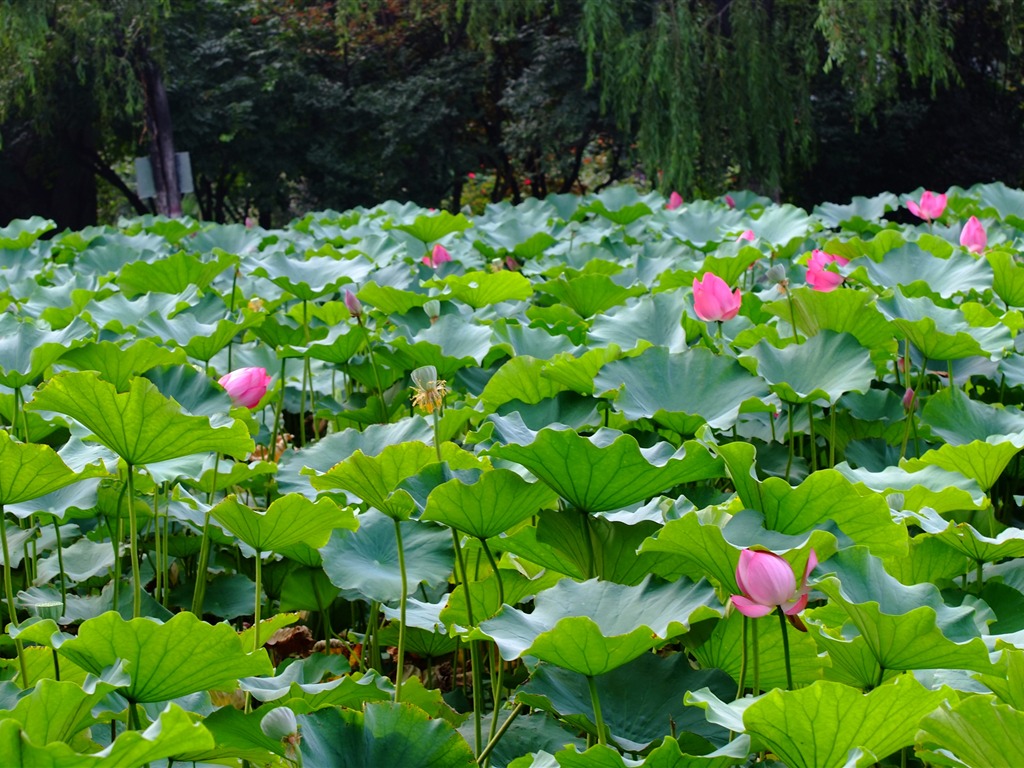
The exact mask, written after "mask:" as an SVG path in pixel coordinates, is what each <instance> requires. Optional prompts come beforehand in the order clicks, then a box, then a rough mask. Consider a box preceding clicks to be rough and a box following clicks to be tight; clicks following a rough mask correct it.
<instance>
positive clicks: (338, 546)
mask: <svg viewBox="0 0 1024 768" xmlns="http://www.w3.org/2000/svg"><path fill="white" fill-rule="evenodd" d="M400 525H401V526H402V542H403V546H404V549H405V567H406V575H407V578H408V587H409V591H408V594H412V593H413V592H415V591H416V590H417V589H418V588H419V585H420V584H421V583H427V584H437V583H438V582H442V581H446V580H447V579H448V577H449V576H450V575H451V573H452V568H453V566H454V559H453V558H454V554H453V552H452V537H451V533H450V532H449V531H446V530H444V529H443V528H438V527H436V526H434V525H428V524H426V523H420V522H417V521H415V520H406V521H404V522H402V523H400ZM320 554H321V556H322V557H323V559H324V565H323V567H324V571H326V573H327V575H328V576H329V577H330V579H331V582H332V583H333V584H334V585H335V586H337V587H338V588H339V589H341V590H342V594H343V595H346V596H347V599H356V598H362V599H365V600H368V601H374V600H375V601H378V602H382V603H386V602H390V601H392V600H397V599H399V597H401V595H402V572H401V570H400V569H399V565H398V546H397V543H396V540H395V520H393V519H391V518H388V517H387V516H385V515H383V514H381V513H378V512H374V511H370V512H365V513H363V514H361V515H360V516H359V530H358V531H356V532H354V533H353V532H351V531H345V530H340V531H335V532H334V533H333V534H332V535H331V539H330V541H328V542H327V544H326V545H324V546H323V547H320Z"/></svg>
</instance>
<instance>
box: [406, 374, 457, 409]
mask: <svg viewBox="0 0 1024 768" xmlns="http://www.w3.org/2000/svg"><path fill="white" fill-rule="evenodd" d="M410 375H411V376H412V383H413V384H414V385H415V387H414V389H415V393H414V394H413V396H412V404H413V406H416V407H419V408H422V409H423V410H424V411H426V412H427V413H433V412H434V411H436V410H438V409H440V407H441V406H442V405H444V396H445V395H447V394H448V387H447V386H445V383H444V381H443V380H440V379H438V378H437V368H435V367H434V366H432V365H424V366H423V367H422V368H417V369H416V370H415V371H413V372H412V374H410Z"/></svg>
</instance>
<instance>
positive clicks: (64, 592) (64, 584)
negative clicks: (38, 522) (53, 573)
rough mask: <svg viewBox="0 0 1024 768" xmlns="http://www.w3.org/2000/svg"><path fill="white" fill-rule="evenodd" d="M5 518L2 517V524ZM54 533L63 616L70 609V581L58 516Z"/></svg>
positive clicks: (54, 523) (54, 521) (55, 519)
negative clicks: (68, 579)
mask: <svg viewBox="0 0 1024 768" xmlns="http://www.w3.org/2000/svg"><path fill="white" fill-rule="evenodd" d="M2 523H3V520H2V519H0V524H2ZM53 533H54V535H55V536H56V537H57V565H58V566H59V567H60V613H61V615H62V616H63V615H64V614H65V613H67V610H68V581H67V576H66V575H65V574H64V545H63V544H62V543H61V540H60V526H59V525H58V524H57V518H56V517H54V518H53Z"/></svg>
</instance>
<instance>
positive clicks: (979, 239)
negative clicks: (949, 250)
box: [960, 216, 988, 253]
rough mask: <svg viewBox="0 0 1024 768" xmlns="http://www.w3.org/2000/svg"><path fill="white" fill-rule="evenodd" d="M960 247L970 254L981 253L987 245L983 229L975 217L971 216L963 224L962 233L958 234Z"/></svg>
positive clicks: (986, 236)
mask: <svg viewBox="0 0 1024 768" xmlns="http://www.w3.org/2000/svg"><path fill="white" fill-rule="evenodd" d="M960 245H962V246H963V247H964V248H966V249H967V250H968V251H970V252H971V253H981V252H982V251H984V250H985V247H986V246H987V245H988V235H987V234H986V233H985V227H983V226H982V224H981V222H980V221H978V217H977V216H971V218H969V219H968V220H967V223H966V224H964V228H963V231H961V232H960Z"/></svg>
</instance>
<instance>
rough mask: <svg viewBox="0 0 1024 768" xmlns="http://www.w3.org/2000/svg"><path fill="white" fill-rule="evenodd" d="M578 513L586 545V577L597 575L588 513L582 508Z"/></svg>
mask: <svg viewBox="0 0 1024 768" xmlns="http://www.w3.org/2000/svg"><path fill="white" fill-rule="evenodd" d="M578 511H579V513H580V523H581V525H582V527H583V541H584V542H585V543H586V546H587V573H586V577H587V578H588V579H593V578H596V577H597V556H596V554H595V553H594V538H593V533H592V532H591V530H590V515H589V514H587V513H586V512H584V511H583V510H582V509H581V510H578Z"/></svg>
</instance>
